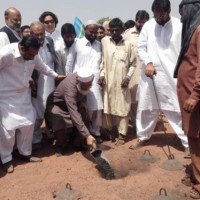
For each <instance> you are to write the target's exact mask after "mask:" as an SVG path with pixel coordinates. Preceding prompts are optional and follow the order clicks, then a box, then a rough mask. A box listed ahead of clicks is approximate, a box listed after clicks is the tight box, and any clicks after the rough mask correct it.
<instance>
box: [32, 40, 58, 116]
mask: <svg viewBox="0 0 200 200" xmlns="http://www.w3.org/2000/svg"><path fill="white" fill-rule="evenodd" d="M47 44H48V41H47V40H46V39H45V41H44V44H43V46H42V47H40V50H39V52H38V55H39V56H40V58H41V59H42V61H43V62H44V63H45V64H46V65H48V66H49V67H50V68H51V69H52V70H54V62H53V57H52V54H51V52H49V49H48V47H47ZM37 86H38V87H37V98H32V103H33V106H34V108H35V109H36V112H37V118H43V117H44V111H45V107H46V100H47V97H48V96H49V94H50V93H51V92H52V91H53V90H54V89H55V79H54V78H53V77H49V76H46V75H44V74H41V73H39V77H38V80H37Z"/></svg>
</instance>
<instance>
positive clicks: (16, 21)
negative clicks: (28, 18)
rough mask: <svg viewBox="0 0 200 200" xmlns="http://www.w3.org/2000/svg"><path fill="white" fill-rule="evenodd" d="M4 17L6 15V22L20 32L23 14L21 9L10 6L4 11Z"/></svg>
mask: <svg viewBox="0 0 200 200" xmlns="http://www.w3.org/2000/svg"><path fill="white" fill-rule="evenodd" d="M4 17H5V23H6V25H7V26H8V27H9V28H11V29H13V30H15V31H17V32H20V27H21V14H20V12H19V10H17V9H16V8H13V7H11V8H8V9H7V10H6V11H5V13H4Z"/></svg>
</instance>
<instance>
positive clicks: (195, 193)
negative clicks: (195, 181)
mask: <svg viewBox="0 0 200 200" xmlns="http://www.w3.org/2000/svg"><path fill="white" fill-rule="evenodd" d="M190 197H191V198H193V199H200V191H198V190H197V189H196V188H195V187H192V189H191V190H190Z"/></svg>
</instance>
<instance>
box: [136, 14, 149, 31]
mask: <svg viewBox="0 0 200 200" xmlns="http://www.w3.org/2000/svg"><path fill="white" fill-rule="evenodd" d="M148 20H149V13H148V12H147V11H146V10H138V11H137V13H136V16H135V27H136V29H137V31H138V32H140V31H141V30H142V27H143V26H144V24H145V22H147V21H148Z"/></svg>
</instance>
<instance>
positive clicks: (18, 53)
mask: <svg viewBox="0 0 200 200" xmlns="http://www.w3.org/2000/svg"><path fill="white" fill-rule="evenodd" d="M13 46H14V57H15V58H20V57H22V56H21V54H20V51H19V43H18V42H16V43H13Z"/></svg>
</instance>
